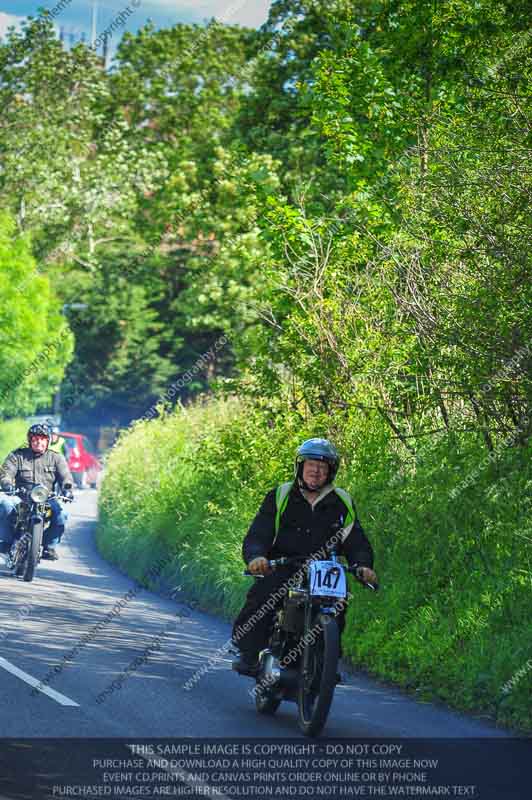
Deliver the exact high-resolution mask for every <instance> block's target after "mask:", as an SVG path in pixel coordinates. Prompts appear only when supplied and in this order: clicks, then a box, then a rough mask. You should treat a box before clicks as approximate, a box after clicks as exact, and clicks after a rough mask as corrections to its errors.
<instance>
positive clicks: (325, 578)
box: [244, 550, 378, 736]
mask: <svg viewBox="0 0 532 800" xmlns="http://www.w3.org/2000/svg"><path fill="white" fill-rule="evenodd" d="M298 564H299V565H301V567H300V569H299V570H298V572H296V579H295V581H294V580H292V581H290V585H291V586H292V588H290V589H288V592H287V593H286V594H285V596H284V599H283V603H282V606H281V607H280V608H279V609H278V610H277V612H276V616H275V621H274V625H273V630H272V633H271V635H270V638H269V641H268V646H267V648H266V649H265V650H262V651H261V653H260V655H259V666H258V670H257V674H256V686H255V688H254V689H253V692H252V693H253V694H254V696H255V705H256V708H257V711H258V712H259V713H260V714H274V713H275V712H276V711H277V709H278V708H279V705H280V704H281V702H282V701H283V700H287V701H289V702H294V703H297V706H298V712H299V727H300V728H301V730H302V732H303V733H304V734H305V736H318V735H319V734H320V733H321V731H322V730H323V727H324V725H325V722H326V721H327V716H328V714H329V710H330V707H331V703H332V700H333V695H334V690H335V688H336V684H337V683H338V681H339V675H338V660H339V656H340V632H339V628H338V622H337V619H336V617H337V615H338V613H339V612H340V611H341V610H342V609H343V608H344V607H345V604H346V602H347V596H348V592H347V582H346V572H348V571H349V572H351V573H352V574H354V575H355V576H356V577H358V576H357V566H356V565H354V566H353V567H351V568H350V569H349V570H347V569H346V568H344V567H343V565H342V564H341V563H340V562H339V560H338V557H337V554H336V551H335V550H331V551H330V556H329V558H328V560H325V561H324V560H320V559H317V558H311V559H309V558H308V557H304V558H301V557H296V558H279V559H276V560H274V561H270V562H269V565H270V568H271V569H276V568H277V567H283V566H287V565H298ZM244 575H247V576H252V577H254V578H261V577H262V576H259V575H252V573H250V572H244ZM364 586H367V587H368V588H370V589H373V590H374V591H377V589H378V586H377V585H373V584H371V583H364Z"/></svg>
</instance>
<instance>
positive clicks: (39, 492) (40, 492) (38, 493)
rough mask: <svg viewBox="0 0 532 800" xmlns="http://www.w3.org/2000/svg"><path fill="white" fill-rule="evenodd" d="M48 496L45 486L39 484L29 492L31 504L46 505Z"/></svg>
mask: <svg viewBox="0 0 532 800" xmlns="http://www.w3.org/2000/svg"><path fill="white" fill-rule="evenodd" d="M48 495H49V492H48V489H47V488H46V486H41V485H40V484H38V485H37V486H34V487H33V489H32V490H31V492H30V498H31V500H32V502H33V503H46V501H47V500H48Z"/></svg>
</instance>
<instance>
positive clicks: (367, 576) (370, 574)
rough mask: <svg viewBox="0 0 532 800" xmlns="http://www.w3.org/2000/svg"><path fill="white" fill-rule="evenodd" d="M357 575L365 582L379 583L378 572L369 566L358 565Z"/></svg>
mask: <svg viewBox="0 0 532 800" xmlns="http://www.w3.org/2000/svg"><path fill="white" fill-rule="evenodd" d="M355 575H356V576H357V578H358V579H359V580H360V581H362V582H363V583H373V584H375V583H377V573H375V572H374V571H373V570H372V569H370V568H369V567H357V568H356V571H355Z"/></svg>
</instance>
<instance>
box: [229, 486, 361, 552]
mask: <svg viewBox="0 0 532 800" xmlns="http://www.w3.org/2000/svg"><path fill="white" fill-rule="evenodd" d="M275 491H276V490H275V489H272V490H271V491H270V492H268V494H267V495H266V497H265V498H264V500H263V502H262V505H261V507H260V509H259V512H258V514H257V516H256V517H255V519H254V520H253V522H252V523H251V526H250V528H249V531H248V532H247V534H246V537H245V539H244V544H243V547H242V555H243V557H244V561H245V562H246V564H248V563H249V562H250V561H251V560H252V559H253V558H257V557H258V556H264V557H265V558H270V559H272V558H279V557H281V556H297V555H302V556H306V555H310V554H311V553H314V552H316V551H318V550H320V549H321V548H322V547H323V546H324V544H325V543H326V542H327V541H328V540H329V539H330V538H331V537H332V536H334V534H335V533H337V531H338V530H339V529H340V528H342V527H343V523H344V520H345V518H346V516H347V509H346V506H345V504H344V502H343V501H342V500H341V499H340V498H339V497H338V495H337V494H336V493H335V492H334V491H331V490H330V487H329V491H328V493H327V494H325V495H324V496H323V497H322V498H320V499H319V500H318V502H317V503H315V504H314V508H312V506H311V505H310V503H309V502H308V500H306V499H305V498H304V497H303V495H302V494H301V491H300V489H299V486H297V484H294V486H293V487H292V489H291V491H290V495H289V498H288V503H287V505H286V508H285V510H284V513H283V514H282V516H281V522H280V526H279V533H278V535H277V537H275V515H276V510H277V509H276V505H275ZM355 515H356V511H355ZM345 532H346V534H347V536H346V537H345V539H344V541H343V543H342V544H341V546H340V548H339V550H338V554H339V555H345V557H346V558H347V561H348V563H349V565H352V564H355V563H358V564H360V566H362V567H373V550H372V547H371V545H370V543H369V542H368V540H367V538H366V536H365V534H364V531H363V530H362V526H361V524H360V522H359V520H358V518H357V517H356V516H355V521H354V523H352V525H350V526H348V528H346V531H345ZM274 540H275V542H274ZM322 557H324V556H322Z"/></svg>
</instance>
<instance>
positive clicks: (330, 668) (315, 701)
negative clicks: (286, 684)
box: [297, 614, 340, 736]
mask: <svg viewBox="0 0 532 800" xmlns="http://www.w3.org/2000/svg"><path fill="white" fill-rule="evenodd" d="M316 622H317V623H318V625H319V631H320V632H319V635H318V636H317V638H316V640H315V642H314V644H309V645H308V647H310V659H309V667H310V672H311V680H310V686H309V685H308V682H307V685H306V686H305V681H304V678H303V664H304V659H303V658H302V659H301V672H300V677H299V687H298V692H297V706H298V711H299V727H300V729H301V731H302V732H303V733H304V735H305V736H319V734H320V733H321V731H322V730H323V727H324V725H325V723H326V721H327V716H328V714H329V710H330V708H331V703H332V700H333V695H334V689H335V687H336V673H337V668H338V659H339V657H340V634H339V631H338V623H337V622H336V620H335V618H334V617H329V616H327V615H325V614H319V615H318V617H317V620H316ZM313 627H314V626H313Z"/></svg>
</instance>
